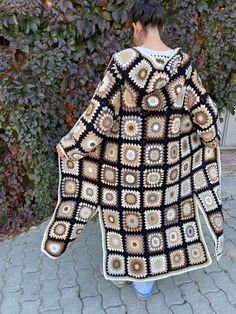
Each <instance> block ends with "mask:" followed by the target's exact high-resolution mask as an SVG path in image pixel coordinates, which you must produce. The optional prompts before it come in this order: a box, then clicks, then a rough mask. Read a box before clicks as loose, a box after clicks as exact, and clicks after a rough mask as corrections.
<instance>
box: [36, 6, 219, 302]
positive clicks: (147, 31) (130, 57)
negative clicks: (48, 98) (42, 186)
mask: <svg viewBox="0 0 236 314" xmlns="http://www.w3.org/2000/svg"><path fill="white" fill-rule="evenodd" d="M130 19H131V21H132V26H133V28H134V33H133V39H134V43H135V44H136V45H137V46H136V47H131V48H127V49H124V50H122V51H119V52H117V53H115V54H114V55H113V58H112V59H111V61H110V63H109V65H108V67H107V69H106V71H105V74H104V77H103V79H102V81H101V82H100V83H99V85H98V87H97V89H96V91H95V93H94V95H93V98H92V99H91V101H90V104H89V106H88V108H87V109H86V111H85V112H84V113H83V114H82V116H81V117H80V118H79V120H78V121H77V123H76V124H75V126H74V127H73V129H72V130H71V131H70V132H69V133H68V134H67V135H66V136H64V137H63V138H62V140H61V141H60V143H59V144H58V145H57V151H58V156H59V170H60V183H59V192H58V204H57V206H56V209H55V211H54V214H53V217H52V219H51V221H50V223H49V225H48V227H47V229H46V231H45V234H44V239H43V241H42V245H41V250H42V251H43V252H44V253H46V254H47V255H48V256H49V257H51V258H57V257H59V256H60V255H61V254H62V253H63V252H64V251H65V250H66V248H67V247H68V245H70V244H71V243H72V241H73V240H74V239H76V238H77V237H78V235H79V234H80V233H81V231H82V230H84V227H85V225H86V224H87V222H88V221H89V220H91V219H92V218H93V217H94V216H95V215H96V214H97V213H99V220H100V226H101V232H102V245H103V269H102V272H103V275H104V277H105V278H106V279H108V280H112V281H113V283H114V284H116V285H117V286H118V287H122V286H123V285H124V284H125V283H127V282H132V284H133V287H134V290H135V292H136V294H137V297H138V298H139V299H142V300H146V299H147V298H148V297H149V296H150V295H151V294H152V292H153V283H154V281H155V280H157V279H161V278H166V277H168V276H171V275H176V274H180V273H184V272H186V271H191V270H196V269H199V268H202V267H206V266H208V265H210V264H211V262H212V259H211V256H210V255H211V254H210V253H209V250H208V247H207V245H206V242H205V239H204V236H203V232H202V229H201V222H200V219H199V213H198V209H199V208H200V209H201V211H202V213H203V215H204V218H205V219H206V222H207V225H208V227H209V229H210V232H211V235H212V237H213V239H214V241H215V254H216V258H217V260H219V258H220V257H221V255H222V250H223V222H224V217H223V212H222V204H221V194H220V192H221V189H220V188H221V186H220V172H221V169H220V155H219V154H220V152H219V142H220V138H221V130H220V128H219V116H218V112H217V108H216V105H215V103H214V102H213V100H212V99H211V97H210V96H209V94H208V93H207V92H206V90H205V88H204V87H203V85H202V82H201V79H200V77H199V75H198V73H197V71H196V69H194V68H193V65H192V62H191V58H190V56H189V55H188V54H186V53H184V52H183V50H182V49H181V47H177V48H175V49H171V48H170V47H168V46H166V45H165V43H164V42H163V41H162V40H161V38H160V34H162V32H163V30H164V14H163V11H162V9H161V7H160V6H159V5H158V3H157V1H154V0H153V1H152V0H150V1H144V0H138V1H136V2H135V3H134V4H133V5H132V6H131V9H130Z"/></svg>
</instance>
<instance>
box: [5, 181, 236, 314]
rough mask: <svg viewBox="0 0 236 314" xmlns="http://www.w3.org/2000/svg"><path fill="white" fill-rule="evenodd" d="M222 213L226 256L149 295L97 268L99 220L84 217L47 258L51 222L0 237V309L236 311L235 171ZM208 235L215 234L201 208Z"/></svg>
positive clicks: (71, 313)
mask: <svg viewBox="0 0 236 314" xmlns="http://www.w3.org/2000/svg"><path fill="white" fill-rule="evenodd" d="M222 196H223V209H224V216H225V247H224V255H223V256H222V257H221V259H220V261H219V262H217V261H216V259H215V257H214V256H213V257H212V259H213V263H212V264H211V265H210V266H208V267H205V268H202V269H200V270H194V271H191V272H187V273H184V274H179V275H175V276H172V277H168V278H166V279H161V280H157V281H155V289H154V294H153V295H152V296H151V297H150V298H149V299H148V300H147V301H140V300H138V299H137V298H136V296H135V293H134V291H133V288H132V285H131V284H129V285H127V286H125V287H123V288H122V289H119V288H117V287H116V286H114V285H113V284H112V283H111V282H110V281H108V280H106V279H105V278H104V277H103V276H102V274H101V273H100V271H99V265H100V264H101V263H102V242H101V232H100V226H99V222H98V221H97V223H93V222H89V223H88V224H87V226H86V229H85V230H84V231H83V232H82V233H81V235H80V237H79V238H78V239H76V240H75V241H74V242H73V243H72V244H71V246H70V247H69V248H68V249H67V252H66V253H65V254H64V255H61V256H60V258H58V259H57V260H52V259H50V258H49V257H47V256H46V255H45V254H43V253H42V252H41V250H40V244H41V240H42V236H43V232H44V230H45V228H46V226H47V224H48V222H49V220H47V221H45V222H44V223H42V224H41V225H40V226H38V227H33V228H31V229H30V230H29V231H28V232H25V233H22V234H20V235H19V236H17V237H16V238H14V239H10V240H5V241H3V242H1V243H0V313H1V314H21V313H22V314H37V313H46V314H49V313H50V314H53V313H55V314H59V313H64V314H78V313H82V314H94V313H96V314H100V313H107V314H122V313H130V314H131V313H132V314H133V313H136V314H142V313H150V314H157V313H162V314H165V313H175V314H178V313H180V314H184V313H186V314H190V313H194V314H212V313H217V314H222V313H225V314H235V313H236V176H234V175H231V176H225V177H223V178H222ZM200 217H201V221H202V227H203V233H204V235H205V239H206V242H207V244H208V247H209V249H210V252H211V253H212V254H213V252H214V246H213V239H212V237H211V235H210V233H209V231H208V228H207V226H206V224H205V221H204V218H203V216H202V214H201V215H200Z"/></svg>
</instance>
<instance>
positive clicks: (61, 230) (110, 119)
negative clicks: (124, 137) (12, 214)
mask: <svg viewBox="0 0 236 314" xmlns="http://www.w3.org/2000/svg"><path fill="white" fill-rule="evenodd" d="M114 60H115V59H114V55H113V56H112V58H111V60H110V62H109V64H108V66H107V68H106V70H105V71H104V73H103V78H102V79H101V81H100V82H99V84H98V86H97V88H96V90H95V93H94V95H93V97H92V99H91V100H90V103H89V105H88V107H87V109H86V110H85V111H84V112H83V114H82V115H81V116H80V118H79V119H78V121H77V122H76V124H75V126H74V127H73V128H72V129H71V131H70V132H69V133H68V134H66V135H65V136H64V137H63V138H62V140H61V148H62V149H64V152H65V154H66V158H61V157H60V155H59V154H58V164H59V184H58V200H57V205H56V207H55V209H54V212H53V215H52V217H51V219H50V221H49V223H48V225H47V227H46V229H45V231H44V235H43V239H42V242H41V251H42V252H43V253H45V254H46V255H47V256H48V257H50V258H52V259H56V258H58V257H59V256H60V255H62V254H63V253H64V252H65V250H66V249H67V248H68V246H69V245H71V243H72V242H73V241H74V240H75V239H76V238H77V237H78V236H79V235H80V233H81V232H82V231H83V230H84V229H85V226H86V225H87V223H88V222H89V221H90V220H91V219H93V218H94V217H95V215H96V214H97V212H98V210H99V195H98V193H99V189H98V187H97V183H96V182H95V183H94V182H90V181H89V180H82V179H81V178H80V176H79V172H78V169H79V168H80V165H79V163H80V159H81V158H83V157H84V156H86V155H87V154H89V152H91V151H93V150H94V149H96V147H97V146H98V145H99V144H100V143H101V142H102V140H103V139H105V138H106V137H107V136H108V135H109V131H110V129H111V128H112V126H113V124H114V123H115V120H116V118H117V117H118V116H119V112H120V102H121V101H120V96H121V88H122V84H123V79H122V76H121V72H122V71H120V70H119V66H117V64H116V61H114ZM91 190H92V191H93V195H92V196H91V194H90V192H91ZM87 191H88V193H87Z"/></svg>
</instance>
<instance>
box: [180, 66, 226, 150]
mask: <svg viewBox="0 0 236 314" xmlns="http://www.w3.org/2000/svg"><path fill="white" fill-rule="evenodd" d="M188 69H189V72H188V74H187V79H186V98H185V105H186V106H187V107H188V109H189V110H190V115H191V118H192V122H193V125H194V126H195V128H196V132H197V134H198V136H199V137H200V139H201V141H202V143H203V144H204V145H205V146H209V147H213V148H215V147H217V146H218V145H219V144H220V140H221V137H222V131H221V127H220V120H219V113H218V109H217V106H216V103H215V102H214V101H213V100H212V98H211V96H210V95H209V93H208V92H207V91H206V89H205V87H204V86H203V83H202V80H201V78H200V76H199V74H198V72H197V70H196V69H195V68H194V67H193V66H192V63H190V66H189V68H188Z"/></svg>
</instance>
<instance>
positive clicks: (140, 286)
mask: <svg viewBox="0 0 236 314" xmlns="http://www.w3.org/2000/svg"><path fill="white" fill-rule="evenodd" d="M112 281H120V282H121V280H118V279H113V280H112ZM154 281H155V280H150V281H144V282H141V281H133V282H132V284H133V286H134V289H135V290H136V291H137V292H138V293H139V294H141V295H144V296H146V295H150V294H151V291H152V287H153V284H154Z"/></svg>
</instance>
